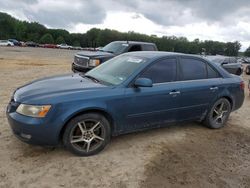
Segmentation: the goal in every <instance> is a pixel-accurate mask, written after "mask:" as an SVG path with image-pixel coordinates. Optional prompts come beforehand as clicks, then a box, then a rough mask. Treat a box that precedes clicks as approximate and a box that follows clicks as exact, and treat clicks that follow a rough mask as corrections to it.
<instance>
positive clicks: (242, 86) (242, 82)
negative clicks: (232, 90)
mask: <svg viewBox="0 0 250 188" xmlns="http://www.w3.org/2000/svg"><path fill="white" fill-rule="evenodd" d="M240 89H242V90H244V89H245V82H244V81H241V82H240Z"/></svg>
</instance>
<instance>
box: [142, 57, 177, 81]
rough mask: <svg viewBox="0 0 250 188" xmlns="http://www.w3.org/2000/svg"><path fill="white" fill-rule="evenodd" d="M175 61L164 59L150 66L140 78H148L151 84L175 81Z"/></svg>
mask: <svg viewBox="0 0 250 188" xmlns="http://www.w3.org/2000/svg"><path fill="white" fill-rule="evenodd" d="M176 69H177V68H176V59H164V60H161V61H158V62H156V63H154V64H153V65H152V66H150V67H149V68H148V69H147V70H146V71H145V72H144V73H143V74H142V75H141V76H140V77H142V78H150V79H151V80H152V81H153V83H163V82H172V81H175V80H176Z"/></svg>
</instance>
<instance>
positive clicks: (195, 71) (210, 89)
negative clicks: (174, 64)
mask: <svg viewBox="0 0 250 188" xmlns="http://www.w3.org/2000/svg"><path fill="white" fill-rule="evenodd" d="M179 81H180V83H181V89H180V92H181V94H180V109H179V114H178V119H179V120H181V121H182V120H191V119H199V118H202V117H203V116H205V114H206V112H207V110H208V108H209V106H210V104H211V103H213V102H214V101H215V100H216V99H217V96H218V92H219V90H220V89H221V84H222V80H221V78H220V75H219V73H218V72H217V71H216V69H214V68H213V67H211V66H210V65H209V64H208V63H207V62H206V61H203V60H202V59H200V58H197V59H196V58H195V57H180V58H179Z"/></svg>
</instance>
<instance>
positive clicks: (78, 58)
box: [74, 56, 89, 67]
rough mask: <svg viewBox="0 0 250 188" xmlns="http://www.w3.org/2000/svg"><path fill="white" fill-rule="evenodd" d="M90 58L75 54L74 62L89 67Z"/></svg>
mask: <svg viewBox="0 0 250 188" xmlns="http://www.w3.org/2000/svg"><path fill="white" fill-rule="evenodd" d="M88 62H89V58H88V57H83V56H75V57H74V63H75V64H76V65H79V66H82V67H88Z"/></svg>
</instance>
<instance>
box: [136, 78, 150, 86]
mask: <svg viewBox="0 0 250 188" xmlns="http://www.w3.org/2000/svg"><path fill="white" fill-rule="evenodd" d="M134 86H135V87H152V86H153V82H152V80H151V79H149V78H138V79H137V80H136V81H135V83H134Z"/></svg>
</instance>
